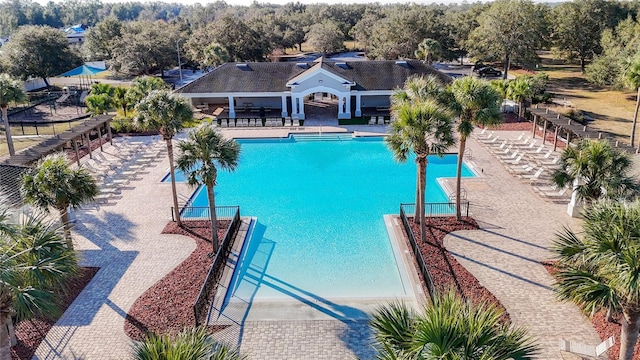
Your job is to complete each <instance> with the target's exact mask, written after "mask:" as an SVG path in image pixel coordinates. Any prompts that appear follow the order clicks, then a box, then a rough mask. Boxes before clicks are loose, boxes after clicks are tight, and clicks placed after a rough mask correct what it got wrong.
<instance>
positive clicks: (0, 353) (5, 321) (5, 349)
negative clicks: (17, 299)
mask: <svg viewBox="0 0 640 360" xmlns="http://www.w3.org/2000/svg"><path fill="white" fill-rule="evenodd" d="M9 321H11V317H10V316H9V313H7V312H4V311H2V312H0V359H11V340H10V337H9V326H8V325H9Z"/></svg>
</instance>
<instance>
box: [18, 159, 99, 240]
mask: <svg viewBox="0 0 640 360" xmlns="http://www.w3.org/2000/svg"><path fill="white" fill-rule="evenodd" d="M22 191H23V193H24V196H25V199H26V201H27V202H28V203H30V204H33V205H35V206H36V207H38V208H39V209H41V210H42V211H44V212H48V211H49V208H50V207H52V208H54V209H56V210H58V212H59V213H60V222H61V223H62V225H63V227H64V230H65V235H66V240H67V245H68V246H69V248H70V249H73V242H72V240H71V229H70V226H69V207H72V208H74V209H75V208H78V207H79V206H80V205H82V204H83V203H86V202H89V201H92V200H93V199H94V198H95V197H96V195H98V186H97V185H96V180H95V179H94V178H93V176H92V175H91V173H90V172H89V171H87V169H84V168H77V169H72V168H71V167H69V164H68V163H67V159H66V157H65V156H64V155H62V154H57V155H49V156H47V157H45V158H44V159H42V160H40V161H39V162H38V164H37V165H36V167H35V168H33V169H30V170H29V171H28V172H27V173H26V174H25V175H24V176H23V178H22Z"/></svg>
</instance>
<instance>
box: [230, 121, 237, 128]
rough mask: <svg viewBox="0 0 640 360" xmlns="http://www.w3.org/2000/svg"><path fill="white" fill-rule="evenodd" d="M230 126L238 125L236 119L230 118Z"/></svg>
mask: <svg viewBox="0 0 640 360" xmlns="http://www.w3.org/2000/svg"><path fill="white" fill-rule="evenodd" d="M229 127H230V128H231V127H236V119H229Z"/></svg>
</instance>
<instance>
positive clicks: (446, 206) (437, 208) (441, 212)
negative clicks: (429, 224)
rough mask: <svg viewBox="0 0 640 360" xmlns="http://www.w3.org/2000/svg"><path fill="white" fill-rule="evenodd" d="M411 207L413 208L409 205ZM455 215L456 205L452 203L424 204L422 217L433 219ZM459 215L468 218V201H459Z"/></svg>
mask: <svg viewBox="0 0 640 360" xmlns="http://www.w3.org/2000/svg"><path fill="white" fill-rule="evenodd" d="M411 206H415V205H414V204H411ZM455 213H456V203H455V201H454V202H446V203H425V204H424V216H426V217H435V216H451V215H455ZM460 214H462V216H469V200H461V201H460Z"/></svg>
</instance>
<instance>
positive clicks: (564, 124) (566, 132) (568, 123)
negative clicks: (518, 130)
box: [531, 108, 637, 154]
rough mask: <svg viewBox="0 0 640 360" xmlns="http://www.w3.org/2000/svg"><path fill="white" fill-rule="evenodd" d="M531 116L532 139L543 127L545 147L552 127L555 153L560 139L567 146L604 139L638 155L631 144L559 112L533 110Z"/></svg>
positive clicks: (543, 109) (541, 109)
mask: <svg viewBox="0 0 640 360" xmlns="http://www.w3.org/2000/svg"><path fill="white" fill-rule="evenodd" d="M531 115H532V116H533V128H532V130H531V136H532V138H535V137H536V130H537V128H538V127H541V128H542V132H543V134H544V135H543V136H542V144H543V145H544V144H545V143H546V140H547V136H546V134H547V129H549V128H550V127H551V128H552V129H553V134H554V140H553V150H554V151H555V150H556V148H557V144H558V139H561V140H562V141H564V142H566V143H567V144H570V143H571V140H572V139H604V140H607V141H609V143H611V145H612V146H613V147H616V148H618V149H621V150H623V151H626V152H628V153H631V154H635V153H637V150H636V149H635V148H634V147H632V146H630V145H629V144H626V143H623V142H620V141H618V140H616V139H614V138H612V137H611V136H610V135H609V134H607V133H604V132H602V131H598V130H594V129H591V128H589V126H588V125H582V124H580V123H577V122H576V121H574V120H572V119H570V118H568V117H566V116H564V115H561V114H559V113H557V112H554V111H551V110H549V109H548V108H533V109H531Z"/></svg>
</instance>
